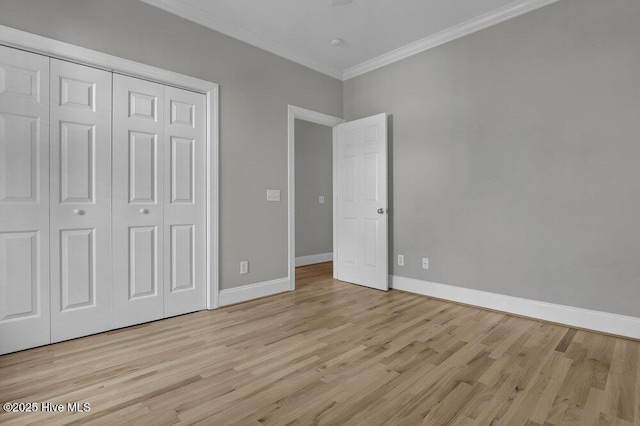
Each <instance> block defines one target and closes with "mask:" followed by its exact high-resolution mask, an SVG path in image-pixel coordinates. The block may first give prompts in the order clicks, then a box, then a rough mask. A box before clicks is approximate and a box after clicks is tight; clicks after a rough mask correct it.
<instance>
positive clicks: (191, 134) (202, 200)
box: [163, 86, 207, 317]
mask: <svg viewBox="0 0 640 426" xmlns="http://www.w3.org/2000/svg"><path fill="white" fill-rule="evenodd" d="M205 100H206V97H205V96H204V95H203V94H200V93H194V92H190V91H188V90H182V89H176V88H174V87H168V86H165V87H164V111H165V113H164V116H165V126H164V147H163V149H164V197H165V202H164V231H165V240H164V263H165V268H166V270H165V298H164V316H166V317H168V316H172V315H180V314H185V313H187V312H193V311H197V310H200V309H204V308H205V307H206V286H205V275H206V274H205V272H206V263H205V262H206V260H205V254H206V212H207V209H206V202H207V200H206V184H205V183H206V176H207V172H206V164H207V163H206V157H207V154H206V152H207V150H206V102H205Z"/></svg>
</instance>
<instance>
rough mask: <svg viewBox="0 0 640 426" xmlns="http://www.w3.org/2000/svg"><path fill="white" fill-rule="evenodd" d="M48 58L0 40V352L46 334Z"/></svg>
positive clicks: (44, 341) (43, 341) (34, 343)
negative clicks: (0, 44)
mask: <svg viewBox="0 0 640 426" xmlns="http://www.w3.org/2000/svg"><path fill="white" fill-rule="evenodd" d="M48 181H49V58H47V57H45V56H41V55H36V54H33V53H27V52H23V51H21V50H16V49H11V48H7V47H4V46H0V354H4V353H8V352H14V351H18V350H21V349H25V348H29V347H34V346H40V345H44V344H47V343H49V342H50V317H49V184H48Z"/></svg>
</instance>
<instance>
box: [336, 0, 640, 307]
mask: <svg viewBox="0 0 640 426" xmlns="http://www.w3.org/2000/svg"><path fill="white" fill-rule="evenodd" d="M638 23H640V2H638V1H637V0H610V1H606V2H603V1H601V0H561V1H560V2H559V3H556V4H553V5H550V6H547V7H544V8H542V9H539V10H537V11H534V12H531V13H529V14H526V15H523V16H521V17H519V18H516V19H513V20H510V21H507V22H505V23H502V24H499V25H497V26H494V27H491V28H488V29H486V30H483V31H480V32H478V33H475V34H472V35H470V36H467V37H464V38H462V39H459V40H456V41H454V42H451V43H448V44H445V45H442V46H440V47H437V48H435V49H433V50H430V51H427V52H424V53H422V54H419V55H416V56H413V57H411V58H407V59H405V60H403V61H400V62H397V63H394V64H391V65H389V66H386V67H384V68H381V69H378V70H376V71H373V72H370V73H367V74H365V75H362V76H360V77H357V78H354V79H351V80H348V81H346V82H345V83H344V110H345V115H346V118H347V119H348V120H353V119H357V118H360V117H364V116H368V115H372V114H377V113H380V112H387V113H389V114H392V118H391V121H392V130H391V134H392V141H391V145H392V162H391V168H392V179H391V182H392V197H391V200H392V210H393V211H392V218H393V219H392V236H391V247H390V253H391V254H392V255H391V257H392V259H391V264H392V265H394V266H392V268H391V270H392V273H393V274H396V275H400V276H405V277H411V278H417V279H422V280H428V281H434V282H439V283H444V284H451V285H456V286H461V287H468V288H474V289H480V290H485V291H490V292H496V293H502V294H507V295H512V296H519V297H525V298H530V299H535V300H542V301H547V302H553V303H560V304H566V305H573V306H578V307H584V308H590V309H596V310H602V311H608V312H615V313H619V314H626V315H632V316H636V317H640V303H639V301H640V226H639V224H638V220H639V218H640V166H639V165H638V164H639V161H640V25H639V24H638ZM397 254H404V255H405V266H404V267H399V266H397V265H395V262H393V260H395V256H396V255H397ZM423 256H425V257H429V258H430V261H431V264H430V269H429V270H422V269H421V265H420V258H421V257H423Z"/></svg>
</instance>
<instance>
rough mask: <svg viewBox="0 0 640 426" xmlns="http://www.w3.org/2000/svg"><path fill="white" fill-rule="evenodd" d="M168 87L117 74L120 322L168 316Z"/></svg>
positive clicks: (116, 292) (116, 286)
mask: <svg viewBox="0 0 640 426" xmlns="http://www.w3.org/2000/svg"><path fill="white" fill-rule="evenodd" d="M163 106H164V104H163V86H162V85H160V84H156V83H151V82H148V81H145V80H140V79H137V78H132V77H125V76H122V75H119V74H114V76H113V309H114V316H113V320H114V327H125V326H128V325H132V324H139V323H142V322H147V321H153V320H156V319H160V318H162V317H163V316H164V315H163V314H164V305H163V300H164V290H163V289H164V266H163V265H164V262H163V258H162V257H163V248H164V245H163V239H164V228H163V223H164V219H163V218H164V173H163V167H164V161H163V159H164V155H165V150H164V149H163V148H162V146H163V144H164V138H163V125H164V108H163Z"/></svg>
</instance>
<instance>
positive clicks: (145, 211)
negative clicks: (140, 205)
mask: <svg viewBox="0 0 640 426" xmlns="http://www.w3.org/2000/svg"><path fill="white" fill-rule="evenodd" d="M140 213H142V214H149V210H148V209H140Z"/></svg>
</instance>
